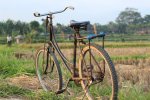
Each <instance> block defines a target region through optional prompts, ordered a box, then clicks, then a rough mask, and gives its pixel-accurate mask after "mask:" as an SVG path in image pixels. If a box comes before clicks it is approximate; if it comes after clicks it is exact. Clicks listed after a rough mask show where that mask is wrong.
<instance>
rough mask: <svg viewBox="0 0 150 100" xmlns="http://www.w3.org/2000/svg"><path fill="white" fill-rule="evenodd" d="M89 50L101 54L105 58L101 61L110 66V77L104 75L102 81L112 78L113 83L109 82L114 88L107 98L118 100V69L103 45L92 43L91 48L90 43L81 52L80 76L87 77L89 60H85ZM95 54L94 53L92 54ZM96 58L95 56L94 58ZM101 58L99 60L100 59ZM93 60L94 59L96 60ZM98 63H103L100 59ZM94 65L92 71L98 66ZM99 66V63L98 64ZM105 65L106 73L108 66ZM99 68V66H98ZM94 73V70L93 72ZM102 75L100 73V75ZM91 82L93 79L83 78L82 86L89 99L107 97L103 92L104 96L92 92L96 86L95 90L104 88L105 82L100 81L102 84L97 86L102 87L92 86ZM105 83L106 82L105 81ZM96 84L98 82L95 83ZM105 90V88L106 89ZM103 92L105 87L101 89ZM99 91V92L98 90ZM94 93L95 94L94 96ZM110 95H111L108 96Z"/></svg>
mask: <svg viewBox="0 0 150 100" xmlns="http://www.w3.org/2000/svg"><path fill="white" fill-rule="evenodd" d="M89 50H91V51H92V50H93V51H94V52H97V53H98V54H99V55H100V56H101V58H100V59H103V60H101V61H105V64H107V66H105V65H104V66H105V67H108V71H109V72H108V73H107V74H110V75H108V77H107V76H104V77H103V80H102V82H103V81H106V80H109V79H107V78H111V83H109V82H108V84H109V85H110V84H111V85H112V86H111V87H110V88H111V89H112V90H111V92H110V94H106V97H107V98H109V99H110V100H117V95H118V80H117V74H116V71H115V67H114V65H113V62H112V61H111V59H110V57H109V55H108V53H107V52H106V51H105V50H104V49H103V48H102V47H101V46H99V45H96V44H90V49H89V45H88V46H86V47H84V48H83V49H82V53H81V54H80V59H79V77H80V78H81V79H82V78H83V77H85V76H86V75H85V72H86V73H87V71H88V70H87V66H88V65H87V64H86V63H88V62H85V57H86V55H88V53H87V52H88V51H89ZM98 54H97V55H95V57H98ZM92 55H93V54H92ZM87 58H88V57H86V59H87ZM93 59H94V58H93ZM100 59H99V60H100ZM94 60H96V59H94ZM94 60H93V61H94ZM83 63H85V65H84V66H86V71H85V69H84V68H83V67H84V66H83ZM96 64H101V63H100V61H99V63H96ZM91 66H92V68H93V69H92V71H93V70H94V67H95V66H96V65H91ZM98 66H99V65H98ZM105 67H104V69H103V70H104V74H106V68H105ZM98 68H99V67H98ZM95 70H97V69H95ZM92 73H94V71H93V72H92ZM99 76H100V75H99ZM104 78H106V80H105V79H104ZM90 82H91V81H89V80H88V79H87V80H81V86H82V88H83V90H84V92H85V95H86V97H87V98H88V99H89V100H93V99H94V100H95V99H98V98H102V100H103V98H105V95H104V94H103V95H102V96H101V95H99V94H97V95H95V94H94V93H92V92H93V91H92V88H94V89H95V90H97V91H98V90H101V89H99V88H102V87H105V85H103V83H101V82H100V85H97V86H101V87H96V86H95V87H94V86H93V87H92V86H87V85H88V84H90ZM104 84H105V83H104ZM95 85H96V84H95ZM106 90H107V88H106ZM104 91H105V90H104ZM101 92H103V89H102V90H101V91H100V93H101ZM98 93H99V92H98ZM93 95H94V96H93ZM108 95H109V96H108ZM96 96H98V98H97V97H96Z"/></svg>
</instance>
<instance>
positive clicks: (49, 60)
mask: <svg viewBox="0 0 150 100" xmlns="http://www.w3.org/2000/svg"><path fill="white" fill-rule="evenodd" d="M48 49H49V48H45V49H39V50H38V51H37V53H36V60H35V64H36V73H37V76H38V79H39V82H40V84H41V86H42V88H43V89H44V90H45V91H53V92H57V91H59V90H61V89H62V73H61V69H60V66H59V63H58V60H57V58H56V56H55V54H54V53H52V52H48Z"/></svg>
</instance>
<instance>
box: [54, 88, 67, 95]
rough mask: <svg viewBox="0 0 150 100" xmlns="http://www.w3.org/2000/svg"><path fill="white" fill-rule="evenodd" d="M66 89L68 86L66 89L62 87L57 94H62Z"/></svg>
mask: <svg viewBox="0 0 150 100" xmlns="http://www.w3.org/2000/svg"><path fill="white" fill-rule="evenodd" d="M65 91H66V88H65V89H61V90H59V91H57V92H56V94H60V93H63V92H65Z"/></svg>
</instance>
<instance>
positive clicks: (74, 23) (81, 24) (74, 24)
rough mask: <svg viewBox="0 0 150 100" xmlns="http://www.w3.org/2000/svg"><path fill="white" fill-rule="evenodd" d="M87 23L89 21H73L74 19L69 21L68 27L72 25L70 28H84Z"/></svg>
mask: <svg viewBox="0 0 150 100" xmlns="http://www.w3.org/2000/svg"><path fill="white" fill-rule="evenodd" d="M89 24H90V21H83V22H78V21H75V20H71V21H70V27H72V28H81V29H85V28H87V26H88V25H89Z"/></svg>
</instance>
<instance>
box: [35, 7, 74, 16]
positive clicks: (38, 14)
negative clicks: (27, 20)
mask: <svg viewBox="0 0 150 100" xmlns="http://www.w3.org/2000/svg"><path fill="white" fill-rule="evenodd" d="M67 9H71V10H74V7H72V6H68V7H66V8H65V9H64V10H61V11H56V12H49V13H46V14H40V13H38V12H36V13H34V16H35V17H41V16H47V15H53V14H58V13H62V12H64V11H66V10H67Z"/></svg>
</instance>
